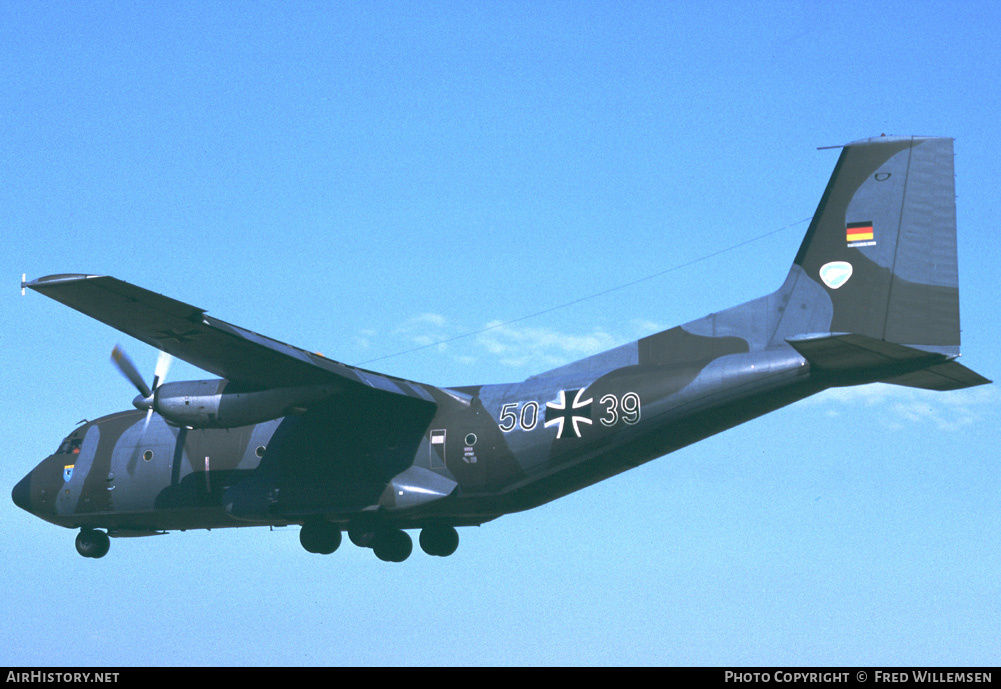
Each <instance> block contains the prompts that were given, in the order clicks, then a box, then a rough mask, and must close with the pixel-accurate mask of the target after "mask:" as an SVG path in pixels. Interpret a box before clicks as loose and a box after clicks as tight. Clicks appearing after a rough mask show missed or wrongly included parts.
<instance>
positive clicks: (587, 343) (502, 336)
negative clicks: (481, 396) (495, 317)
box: [476, 321, 621, 370]
mask: <svg viewBox="0 0 1001 689" xmlns="http://www.w3.org/2000/svg"><path fill="white" fill-rule="evenodd" d="M486 327H488V328H490V330H487V331H485V332H481V333H480V334H479V335H477V336H476V342H477V343H478V344H479V345H480V346H481V347H483V348H484V349H485V350H486V351H487V353H489V354H492V355H493V356H495V357H497V360H498V361H499V362H500V363H501V364H503V365H505V366H511V367H521V366H531V368H532V369H533V370H542V369H544V368H552V367H555V366H561V365H562V364H566V363H569V362H571V361H574V360H576V359H580V358H583V357H586V356H589V355H591V354H596V353H598V352H601V351H604V350H606V349H610V348H611V347H614V346H615V345H617V344H619V343H620V342H621V338H618V337H615V336H613V335H611V334H609V333H607V332H605V331H604V330H601V329H600V328H595V329H593V330H592V331H591V332H590V333H586V334H583V335H576V334H569V333H561V332H559V331H556V330H552V329H550V328H533V327H525V326H518V325H502V324H501V323H500V322H499V321H494V322H491V323H488V324H487V326H486Z"/></svg>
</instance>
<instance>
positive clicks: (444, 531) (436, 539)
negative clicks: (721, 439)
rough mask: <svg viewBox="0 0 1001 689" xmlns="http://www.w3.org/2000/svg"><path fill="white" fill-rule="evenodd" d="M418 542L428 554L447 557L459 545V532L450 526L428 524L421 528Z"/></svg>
mask: <svg viewBox="0 0 1001 689" xmlns="http://www.w3.org/2000/svg"><path fill="white" fill-rule="evenodd" d="M420 542H421V550H423V551H424V552H425V553H427V554H428V555H437V556H438V557H448V556H449V555H451V554H452V553H454V552H455V549H456V548H458V547H459V533H458V532H457V531H456V530H455V528H454V527H451V526H429V527H427V528H425V529H422V530H421V537H420Z"/></svg>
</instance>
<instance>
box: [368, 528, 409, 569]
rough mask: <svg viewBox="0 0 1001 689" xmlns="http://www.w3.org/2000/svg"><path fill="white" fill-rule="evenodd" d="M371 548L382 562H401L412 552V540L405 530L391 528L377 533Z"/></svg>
mask: <svg viewBox="0 0 1001 689" xmlns="http://www.w3.org/2000/svg"><path fill="white" fill-rule="evenodd" d="M372 550H373V551H374V552H375V556H376V557H377V558H379V559H380V560H382V561H383V562H403V561H404V560H406V559H407V558H408V557H410V553H412V552H413V550H414V542H413V540H412V539H411V538H410V536H409V535H408V534H407V532H406V531H401V530H400V529H393V530H388V531H383V532H381V533H379V534H377V535H376V537H375V540H374V541H373V542H372Z"/></svg>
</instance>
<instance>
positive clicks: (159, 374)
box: [153, 350, 174, 390]
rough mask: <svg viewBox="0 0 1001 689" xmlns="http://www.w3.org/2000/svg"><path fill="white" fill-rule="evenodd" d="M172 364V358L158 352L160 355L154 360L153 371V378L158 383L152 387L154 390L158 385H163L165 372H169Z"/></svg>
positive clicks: (162, 352)
mask: <svg viewBox="0 0 1001 689" xmlns="http://www.w3.org/2000/svg"><path fill="white" fill-rule="evenodd" d="M173 362H174V357H172V356H171V355H170V354H167V352H164V351H162V350H161V351H160V355H159V356H158V357H157V358H156V368H155V369H154V370H153V377H154V379H155V380H157V381H158V382H157V383H155V384H154V385H153V389H154V390H155V389H156V388H157V387H158V386H159V385H162V384H163V380H164V378H166V377H167V371H169V370H170V365H171V364H172V363H173Z"/></svg>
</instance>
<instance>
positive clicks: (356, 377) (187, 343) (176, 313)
mask: <svg viewBox="0 0 1001 689" xmlns="http://www.w3.org/2000/svg"><path fill="white" fill-rule="evenodd" d="M24 287H28V288H30V289H33V290H35V291H36V292H39V293H41V294H44V295H45V296H47V297H49V298H51V299H55V300H56V301H58V302H60V303H62V304H65V305H66V306H69V307H70V308H73V309H76V310H77V311H80V312H81V313H84V314H86V315H88V316H90V317H92V318H96V319H97V320H99V321H101V322H102V323H105V324H107V325H110V326H111V327H113V328H116V329H118V330H121V331H122V332H123V333H126V334H127V335H131V336H132V337H134V338H136V339H137V340H141V341H143V342H145V343H146V344H148V345H150V346H153V347H156V348H157V349H160V350H162V351H164V352H167V353H168V354H171V355H172V356H175V357H177V358H178V359H183V360H184V361H187V362H188V363H190V364H194V365H195V366H197V367H198V368H201V369H204V370H206V371H208V372H210V373H213V374H215V375H217V376H221V377H222V378H226V379H227V380H230V381H233V382H235V383H244V384H247V385H253V386H259V387H264V388H274V387H291V386H297V385H312V384H324V385H330V384H335V385H337V384H341V385H343V389H344V391H345V392H348V391H350V392H354V393H358V392H363V391H364V392H368V391H378V392H382V393H385V394H388V395H390V396H401V395H402V396H403V397H408V398H411V399H413V400H419V401H420V402H423V403H426V404H428V405H435V402H434V399H433V398H432V397H431V395H430V393H429V392H428V391H427V390H426V389H424V387H423V386H421V385H419V384H417V383H412V382H410V381H406V380H402V379H399V378H393V377H390V376H384V375H381V374H378V373H373V372H371V371H365V370H363V369H360V368H355V367H353V366H347V365H345V364H342V363H340V362H337V361H333V360H331V359H327V358H326V357H324V356H322V355H320V354H313V353H310V352H306V351H304V350H302V349H299V348H297V347H292V346H291V345H287V344H284V343H282V342H278V341H277V340H272V339H271V338H269V337H265V336H263V335H258V334H257V333H255V332H251V331H249V330H244V329H243V328H239V327H237V326H235V325H231V324H229V323H226V322H225V321H221V320H219V319H217V318H213V317H211V316H207V315H206V314H205V310H204V309H200V308H197V307H195V306H191V305H190V304H185V303H183V302H180V301H177V300H175V299H171V298H169V297H165V296H163V295H160V294H156V293H155V292H150V291H149V290H146V289H142V288H141V287H136V286H135V285H131V284H129V283H127V282H123V281H121V280H117V279H115V278H113V277H107V276H101V275H82V274H75V275H50V276H48V277H43V278H39V279H37V280H34V281H32V282H29V283H26V284H24ZM397 399H399V398H397Z"/></svg>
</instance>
